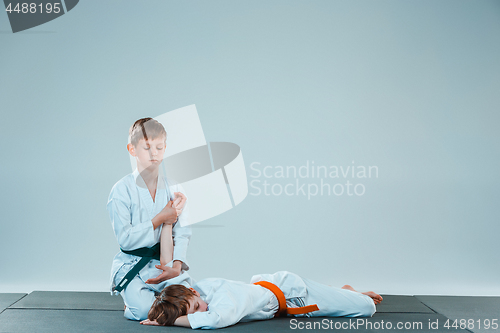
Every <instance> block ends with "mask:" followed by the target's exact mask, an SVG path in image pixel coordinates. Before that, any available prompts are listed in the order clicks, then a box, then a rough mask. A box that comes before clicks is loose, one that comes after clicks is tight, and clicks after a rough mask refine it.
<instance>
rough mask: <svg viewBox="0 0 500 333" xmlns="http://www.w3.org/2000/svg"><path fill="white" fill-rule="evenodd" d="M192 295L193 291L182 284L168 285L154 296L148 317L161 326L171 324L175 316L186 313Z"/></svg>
mask: <svg viewBox="0 0 500 333" xmlns="http://www.w3.org/2000/svg"><path fill="white" fill-rule="evenodd" d="M194 296H195V295H194V293H193V292H192V291H191V290H189V289H188V288H186V287H184V286H183V285H180V284H173V285H170V286H168V287H166V288H165V289H163V290H162V291H161V293H160V295H158V296H156V299H155V301H154V302H153V305H152V306H151V309H150V310H149V313H148V319H149V320H151V321H154V320H156V322H157V323H158V324H159V325H162V326H172V325H173V324H174V322H175V320H176V319H177V318H179V317H180V316H184V315H186V314H187V311H188V309H189V299H190V298H192V297H194Z"/></svg>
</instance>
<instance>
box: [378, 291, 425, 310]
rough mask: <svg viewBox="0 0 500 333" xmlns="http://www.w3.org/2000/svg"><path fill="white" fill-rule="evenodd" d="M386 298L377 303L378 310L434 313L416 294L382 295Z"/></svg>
mask: <svg viewBox="0 0 500 333" xmlns="http://www.w3.org/2000/svg"><path fill="white" fill-rule="evenodd" d="M382 297H383V298H384V300H383V301H382V303H380V304H378V305H377V312H412V313H434V311H432V310H431V309H429V307H427V306H426V305H425V304H423V303H422V302H420V301H419V300H418V299H417V298H416V297H414V296H400V295H382Z"/></svg>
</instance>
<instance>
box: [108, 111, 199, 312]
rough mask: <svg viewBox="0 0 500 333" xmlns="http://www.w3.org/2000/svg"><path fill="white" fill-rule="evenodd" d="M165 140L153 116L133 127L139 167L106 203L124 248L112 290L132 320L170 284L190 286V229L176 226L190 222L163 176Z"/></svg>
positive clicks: (182, 200) (179, 195)
mask: <svg viewBox="0 0 500 333" xmlns="http://www.w3.org/2000/svg"><path fill="white" fill-rule="evenodd" d="M166 137H167V133H166V132H165V129H164V127H163V125H161V124H160V123H159V122H158V121H156V120H154V119H152V118H143V119H139V120H137V121H136V122H135V123H134V124H133V125H132V127H131V128H130V132H129V141H130V143H129V144H128V145H127V149H128V151H129V153H130V154H131V155H132V156H134V157H135V159H136V161H137V169H136V170H135V171H134V172H133V173H132V174H129V175H128V176H125V177H124V178H122V179H121V180H120V181H118V182H117V183H116V184H115V185H114V186H113V188H112V190H111V193H110V195H109V199H108V204H107V209H108V212H109V216H110V218H111V224H112V226H113V231H114V233H115V236H116V239H117V240H118V244H119V245H120V249H121V251H120V252H119V253H118V254H117V255H116V256H115V258H114V259H113V265H112V268H111V290H112V291H115V292H120V294H121V295H122V297H123V301H124V303H125V317H126V318H128V319H132V320H143V319H145V318H147V314H148V311H149V309H150V308H151V305H152V304H153V301H154V300H155V294H158V293H159V292H160V291H161V290H163V289H164V288H165V287H166V286H167V285H171V284H182V285H186V286H190V285H191V282H192V281H191V278H190V277H189V275H188V274H187V273H186V272H185V271H187V270H188V269H189V267H188V265H187V263H186V252H187V246H188V243H189V239H190V237H191V229H190V228H189V227H181V223H176V222H177V221H179V222H184V221H182V220H183V219H187V218H189V216H188V212H187V205H185V203H186V197H185V196H184V195H183V194H182V193H181V191H182V189H181V187H180V186H179V185H171V184H169V183H168V182H167V179H166V177H165V176H163V175H162V174H161V173H160V172H159V169H160V164H161V163H162V160H163V156H164V151H165V147H166ZM174 191H175V192H174ZM172 193H174V195H173V194H172ZM174 200H175V201H174ZM183 208H184V209H183ZM181 213H182V214H181ZM160 236H161V239H162V240H164V239H165V240H168V241H165V242H163V241H162V245H161V250H162V252H161V258H160V256H159V250H160V249H159V248H160V244H159V241H160ZM172 237H173V240H174V242H172ZM174 244H175V246H174ZM159 259H161V260H159Z"/></svg>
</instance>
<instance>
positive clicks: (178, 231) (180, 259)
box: [172, 185, 192, 271]
mask: <svg viewBox="0 0 500 333" xmlns="http://www.w3.org/2000/svg"><path fill="white" fill-rule="evenodd" d="M176 192H182V193H185V192H184V189H183V188H182V186H180V185H178V189H177V191H176ZM184 195H185V194H184ZM186 197H187V196H186ZM181 225H186V226H185V227H182V226H181ZM191 233H192V232H191V228H190V227H189V198H187V200H186V202H185V204H184V208H183V210H182V213H181V214H180V215H179V220H178V221H177V223H176V224H175V225H174V226H173V228H172V236H173V238H174V255H173V260H174V265H175V266H176V267H177V266H178V265H181V268H182V269H183V270H185V271H187V270H188V269H189V265H188V264H187V261H186V260H187V248H188V245H189V240H190V239H191Z"/></svg>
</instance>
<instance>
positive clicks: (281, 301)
mask: <svg viewBox="0 0 500 333" xmlns="http://www.w3.org/2000/svg"><path fill="white" fill-rule="evenodd" d="M254 284H256V285H259V286H261V287H264V288H266V289H269V290H270V291H271V292H272V293H273V294H274V296H276V298H277V299H278V305H279V309H278V312H276V314H275V315H274V316H275V317H280V316H286V315H287V314H289V315H298V314H304V313H308V312H313V311H318V310H319V308H318V306H317V305H316V304H313V305H307V306H301V307H299V308H288V307H287V306H286V298H285V294H283V292H282V291H281V289H280V288H279V287H278V286H277V285H275V284H273V283H271V282H267V281H259V282H255V283H254Z"/></svg>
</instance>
